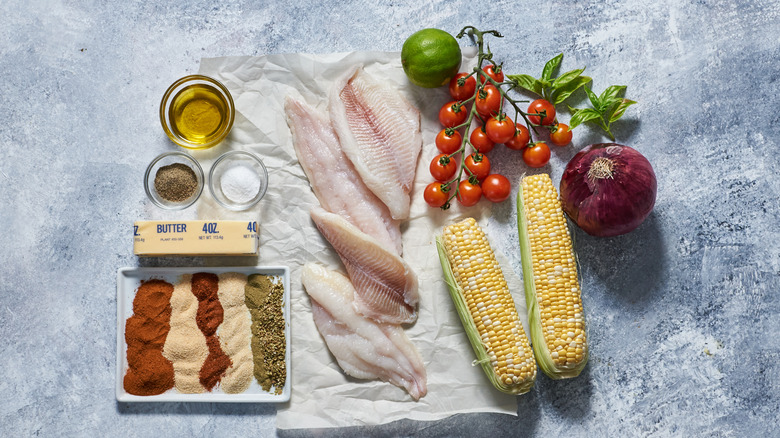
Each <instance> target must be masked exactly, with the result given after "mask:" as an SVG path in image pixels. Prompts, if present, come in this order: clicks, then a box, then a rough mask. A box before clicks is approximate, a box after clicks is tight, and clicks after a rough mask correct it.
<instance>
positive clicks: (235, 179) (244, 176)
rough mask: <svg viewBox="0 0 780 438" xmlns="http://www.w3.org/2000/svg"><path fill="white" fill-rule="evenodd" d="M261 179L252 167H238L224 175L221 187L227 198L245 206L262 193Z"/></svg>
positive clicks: (232, 168)
mask: <svg viewBox="0 0 780 438" xmlns="http://www.w3.org/2000/svg"><path fill="white" fill-rule="evenodd" d="M260 184H261V181H260V177H259V176H257V172H255V171H254V170H253V169H252V168H251V167H249V166H245V165H237V166H233V167H231V168H229V169H228V170H226V171H225V173H223V174H222V178H221V179H220V187H221V188H222V193H224V194H225V197H227V198H228V199H230V200H231V201H233V202H235V203H237V204H245V203H247V202H249V201H251V200H252V198H254V197H255V195H257V192H258V191H260Z"/></svg>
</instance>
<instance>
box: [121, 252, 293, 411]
mask: <svg viewBox="0 0 780 438" xmlns="http://www.w3.org/2000/svg"><path fill="white" fill-rule="evenodd" d="M196 272H210V273H214V274H221V273H224V272H240V273H242V274H246V275H252V274H264V275H271V276H278V277H282V279H283V280H282V281H283V284H284V298H283V301H284V321H285V330H284V336H285V340H286V342H287V349H286V354H285V365H286V367H287V379H286V380H285V384H284V388H283V389H282V393H281V394H279V395H276V394H273V393H269V392H267V391H263V389H262V388H261V387H260V385H259V384H258V383H257V381H256V380H255V379H254V378H253V379H252V384H251V386H250V387H249V389H247V390H246V391H244V392H243V393H241V394H226V393H224V392H222V391H220V390H219V386H217V387H216V388H214V390H213V391H212V392H206V393H202V394H182V393H180V392H178V391H176V390H175V389H171V390H169V391H167V392H165V393H163V394H160V395H150V396H138V395H133V394H129V393H127V392H125V388H124V385H123V381H124V377H125V373H126V371H127V367H128V365H127V355H126V353H127V345H126V344H125V322H126V321H127V318H129V317H130V316H131V315H132V314H133V298H135V291H136V290H137V289H138V287H139V286H140V285H141V281H144V280H150V279H159V280H165V281H167V282H169V283H171V284H174V283H176V282H177V281H179V277H180V276H182V275H184V274H194V273H196ZM116 290H117V309H116V328H117V335H116V357H117V361H116V364H117V365H116V399H117V400H118V401H120V402H223V403H242V402H246V403H262V402H272V403H280V402H286V401H289V400H290V377H291V374H290V269H289V268H288V267H286V266H254V267H251V266H250V267H247V266H241V267H192V268H120V269H119V270H118V271H117V280H116Z"/></svg>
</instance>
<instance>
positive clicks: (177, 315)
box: [163, 275, 209, 394]
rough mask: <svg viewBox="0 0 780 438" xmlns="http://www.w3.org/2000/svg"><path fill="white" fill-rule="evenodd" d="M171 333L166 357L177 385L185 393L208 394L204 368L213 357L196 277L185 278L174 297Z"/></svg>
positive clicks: (166, 340)
mask: <svg viewBox="0 0 780 438" xmlns="http://www.w3.org/2000/svg"><path fill="white" fill-rule="evenodd" d="M171 309H172V313H171V330H170V331H169V332H168V337H167V338H166V339H165V348H164V349H163V355H164V356H165V358H166V359H168V360H170V361H171V362H173V372H174V384H175V388H176V390H177V391H179V392H181V393H183V394H197V393H202V392H205V391H206V388H204V387H203V385H201V383H200V369H201V368H202V367H203V363H204V362H205V361H206V357H207V356H208V354H209V349H208V346H207V345H206V337H205V336H204V335H203V333H202V332H201V331H200V329H199V328H198V324H197V322H196V314H197V311H198V299H197V298H195V295H193V294H192V275H183V276H182V277H181V279H180V281H179V282H178V283H176V284H175V285H174V287H173V295H172V296H171Z"/></svg>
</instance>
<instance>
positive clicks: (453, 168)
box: [429, 154, 458, 182]
mask: <svg viewBox="0 0 780 438" xmlns="http://www.w3.org/2000/svg"><path fill="white" fill-rule="evenodd" d="M442 158H443V160H442ZM442 161H446V162H447V164H443V163H442ZM429 167H430V170H431V175H432V176H433V178H434V179H436V181H442V182H446V181H449V180H451V179H452V177H453V176H455V172H457V171H458V163H456V162H455V160H453V159H452V158H448V157H447V155H445V154H440V155H437V156H436V158H434V159H433V161H431V165H430V166H429Z"/></svg>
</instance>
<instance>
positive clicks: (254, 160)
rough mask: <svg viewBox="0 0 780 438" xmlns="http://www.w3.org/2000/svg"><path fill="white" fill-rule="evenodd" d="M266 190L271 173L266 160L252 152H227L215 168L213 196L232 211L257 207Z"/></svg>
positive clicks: (211, 173)
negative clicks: (267, 168)
mask: <svg viewBox="0 0 780 438" xmlns="http://www.w3.org/2000/svg"><path fill="white" fill-rule="evenodd" d="M266 189H268V171H267V170H266V168H265V165H264V164H263V161H262V160H260V158H258V157H257V156H256V155H255V154H253V153H251V152H246V151H230V152H225V153H224V154H222V155H221V156H220V157H219V158H217V161H215V162H214V164H213V165H212V166H211V171H210V172H209V190H210V191H211V196H213V197H214V200H216V201H217V203H218V204H219V205H221V206H223V207H225V208H227V209H229V210H235V211H239V210H246V209H248V208H251V207H253V206H254V205H255V204H257V203H258V202H259V201H260V199H262V198H263V196H264V195H265V191H266Z"/></svg>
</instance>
